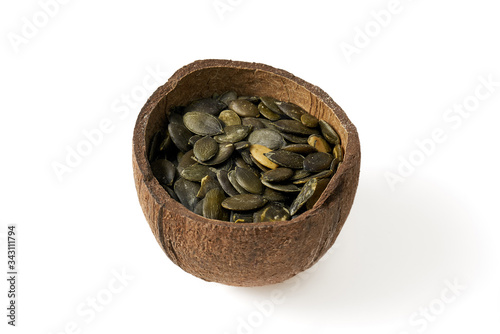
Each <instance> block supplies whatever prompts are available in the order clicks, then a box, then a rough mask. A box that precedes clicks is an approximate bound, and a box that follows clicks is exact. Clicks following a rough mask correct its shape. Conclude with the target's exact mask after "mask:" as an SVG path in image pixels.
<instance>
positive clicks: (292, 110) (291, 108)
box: [276, 101, 306, 122]
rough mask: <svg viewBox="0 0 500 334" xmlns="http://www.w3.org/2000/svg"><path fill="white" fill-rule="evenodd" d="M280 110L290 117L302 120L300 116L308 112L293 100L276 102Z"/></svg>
mask: <svg viewBox="0 0 500 334" xmlns="http://www.w3.org/2000/svg"><path fill="white" fill-rule="evenodd" d="M276 105H277V106H278V108H280V110H281V111H282V112H283V113H284V114H285V115H287V116H288V117H290V118H292V119H294V120H297V121H299V122H300V117H301V116H302V115H304V114H305V113H306V111H305V110H304V109H302V108H301V107H299V106H298V105H296V104H293V103H291V102H281V101H278V102H276Z"/></svg>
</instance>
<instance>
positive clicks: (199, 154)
mask: <svg viewBox="0 0 500 334" xmlns="http://www.w3.org/2000/svg"><path fill="white" fill-rule="evenodd" d="M217 152H219V144H218V143H217V142H216V141H215V140H214V139H213V138H212V137H209V136H205V137H203V138H201V139H199V140H198V141H196V142H195V144H194V146H193V153H194V156H195V157H196V159H197V160H198V161H207V160H210V159H212V158H213V157H214V156H215V155H216V154H217Z"/></svg>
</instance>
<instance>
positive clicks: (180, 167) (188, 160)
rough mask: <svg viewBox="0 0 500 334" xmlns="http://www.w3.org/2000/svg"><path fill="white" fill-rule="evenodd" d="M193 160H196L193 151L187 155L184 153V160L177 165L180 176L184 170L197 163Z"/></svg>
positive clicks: (180, 160) (181, 159)
mask: <svg viewBox="0 0 500 334" xmlns="http://www.w3.org/2000/svg"><path fill="white" fill-rule="evenodd" d="M193 158H194V153H193V150H189V151H187V152H186V153H184V155H183V156H182V158H180V159H179V164H178V165H177V172H178V173H179V174H180V173H182V170H183V169H184V168H186V167H188V166H191V165H194V164H195V163H196V161H194V160H193Z"/></svg>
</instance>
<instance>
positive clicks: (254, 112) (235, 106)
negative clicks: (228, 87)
mask: <svg viewBox="0 0 500 334" xmlns="http://www.w3.org/2000/svg"><path fill="white" fill-rule="evenodd" d="M229 109H231V110H234V112H236V113H237V114H238V116H240V117H257V116H259V114H260V113H259V109H257V106H256V105H255V104H253V103H252V102H250V101H248V100H244V99H237V100H233V101H231V102H229Z"/></svg>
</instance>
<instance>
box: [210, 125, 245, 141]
mask: <svg viewBox="0 0 500 334" xmlns="http://www.w3.org/2000/svg"><path fill="white" fill-rule="evenodd" d="M250 130H251V127H249V126H245V125H229V126H226V127H225V128H224V134H222V135H218V136H215V137H214V139H215V141H217V142H218V143H236V142H239V141H240V140H243V139H244V138H245V137H246V136H248V134H249V133H250Z"/></svg>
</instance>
